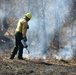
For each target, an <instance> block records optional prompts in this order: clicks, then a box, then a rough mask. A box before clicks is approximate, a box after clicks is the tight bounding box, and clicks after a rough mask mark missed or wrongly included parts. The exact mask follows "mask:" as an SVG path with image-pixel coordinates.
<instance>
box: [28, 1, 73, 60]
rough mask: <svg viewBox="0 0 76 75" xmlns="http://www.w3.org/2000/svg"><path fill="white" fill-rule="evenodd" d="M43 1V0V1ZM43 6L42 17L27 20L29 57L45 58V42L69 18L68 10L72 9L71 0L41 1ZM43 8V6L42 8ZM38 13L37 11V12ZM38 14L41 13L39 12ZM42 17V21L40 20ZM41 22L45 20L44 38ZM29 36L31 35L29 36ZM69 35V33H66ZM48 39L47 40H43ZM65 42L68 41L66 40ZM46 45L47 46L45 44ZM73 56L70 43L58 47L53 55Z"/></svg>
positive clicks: (61, 56) (66, 57)
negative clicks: (56, 53) (61, 47)
mask: <svg viewBox="0 0 76 75" xmlns="http://www.w3.org/2000/svg"><path fill="white" fill-rule="evenodd" d="M44 2H45V1H44ZM43 6H44V8H45V11H44V14H45V16H43V18H44V19H43V18H41V17H35V16H34V15H33V18H32V19H31V20H30V21H29V30H28V34H27V35H28V45H29V50H30V53H31V54H30V58H34V57H38V58H46V55H45V54H44V53H46V52H45V50H44V49H45V45H44V44H45V43H48V42H49V41H51V40H52V39H49V38H48V37H49V35H50V37H52V36H54V33H55V32H56V31H59V28H61V27H62V26H63V25H64V24H65V22H66V21H65V20H66V19H67V18H69V16H70V12H71V9H72V0H69V1H67V0H51V1H49V3H48V2H47V3H46V5H45V3H43ZM42 9H43V8H42ZM38 14H39V13H38ZM40 15H43V14H41V13H40ZM42 19H43V21H42ZM41 22H45V28H46V34H47V35H46V39H45V37H44V36H43V32H44V31H45V29H42V28H44V27H43V26H44V25H43V24H44V23H43V24H42V25H41ZM30 36H31V37H30ZM68 36H70V35H68ZM47 39H48V41H47V42H45V41H46V40H47ZM67 43H69V42H68V41H67ZM46 47H47V46H46ZM72 56H73V50H72V48H71V45H70V44H68V45H67V44H66V45H65V47H64V48H63V49H59V52H58V55H54V57H56V58H57V57H58V58H64V59H70V58H72Z"/></svg>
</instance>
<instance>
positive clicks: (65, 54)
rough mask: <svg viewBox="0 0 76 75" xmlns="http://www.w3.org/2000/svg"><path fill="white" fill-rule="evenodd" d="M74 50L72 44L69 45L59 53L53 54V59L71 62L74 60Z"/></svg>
mask: <svg viewBox="0 0 76 75" xmlns="http://www.w3.org/2000/svg"><path fill="white" fill-rule="evenodd" d="M73 54H74V52H73V50H72V47H71V45H70V44H67V45H66V46H65V47H64V48H61V49H59V52H58V53H57V54H53V57H54V58H56V59H59V60H60V59H64V60H70V59H72V58H73Z"/></svg>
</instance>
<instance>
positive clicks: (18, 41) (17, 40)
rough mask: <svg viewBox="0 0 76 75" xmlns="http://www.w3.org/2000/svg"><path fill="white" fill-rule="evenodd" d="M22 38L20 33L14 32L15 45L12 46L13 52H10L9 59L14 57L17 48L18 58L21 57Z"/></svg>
mask: <svg viewBox="0 0 76 75" xmlns="http://www.w3.org/2000/svg"><path fill="white" fill-rule="evenodd" d="M22 39H23V37H22V33H20V32H16V34H15V46H14V49H13V52H12V54H11V59H13V58H14V57H15V55H16V54H17V51H18V50H19V52H18V58H19V59H21V58H22V54H23V45H22V43H21V40H22Z"/></svg>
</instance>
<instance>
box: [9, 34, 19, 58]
mask: <svg viewBox="0 0 76 75" xmlns="http://www.w3.org/2000/svg"><path fill="white" fill-rule="evenodd" d="M17 51H18V40H17V37H16V34H15V46H14V49H13V51H12V54H11V57H10V59H13V58H14V57H15V55H16V54H17Z"/></svg>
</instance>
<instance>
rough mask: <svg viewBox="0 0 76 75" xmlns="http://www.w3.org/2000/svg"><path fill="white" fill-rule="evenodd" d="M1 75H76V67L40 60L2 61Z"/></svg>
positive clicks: (0, 63)
mask: <svg viewBox="0 0 76 75" xmlns="http://www.w3.org/2000/svg"><path fill="white" fill-rule="evenodd" d="M0 75H76V66H75V65H64V64H63V65H60V64H55V63H53V62H45V61H44V60H38V59H37V60H36V59H33V60H18V59H14V60H9V59H0Z"/></svg>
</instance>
